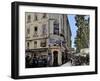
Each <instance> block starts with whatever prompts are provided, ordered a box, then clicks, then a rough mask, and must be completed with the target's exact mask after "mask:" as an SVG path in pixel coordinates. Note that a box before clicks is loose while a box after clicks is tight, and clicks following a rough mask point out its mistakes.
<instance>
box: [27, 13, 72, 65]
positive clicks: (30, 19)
mask: <svg viewBox="0 0 100 81" xmlns="http://www.w3.org/2000/svg"><path fill="white" fill-rule="evenodd" d="M69 48H71V29H70V25H69V22H68V19H67V15H65V14H54V13H33V12H26V13H25V53H26V56H27V55H28V56H30V57H31V58H32V57H34V56H36V57H41V56H45V57H46V58H47V59H48V57H49V56H51V59H50V64H51V66H52V65H54V66H57V65H61V64H63V60H64V59H66V58H65V57H66V55H67V51H68V49H69Z"/></svg>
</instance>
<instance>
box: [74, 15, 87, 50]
mask: <svg viewBox="0 0 100 81" xmlns="http://www.w3.org/2000/svg"><path fill="white" fill-rule="evenodd" d="M75 20H76V26H77V28H78V29H77V36H76V38H75V42H74V43H75V47H76V50H77V52H79V51H80V49H82V48H88V47H89V16H86V15H76V16H75Z"/></svg>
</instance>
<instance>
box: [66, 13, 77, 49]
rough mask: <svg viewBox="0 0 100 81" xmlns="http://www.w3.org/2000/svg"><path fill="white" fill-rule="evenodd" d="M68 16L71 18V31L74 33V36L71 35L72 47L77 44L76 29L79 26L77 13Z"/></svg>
mask: <svg viewBox="0 0 100 81" xmlns="http://www.w3.org/2000/svg"><path fill="white" fill-rule="evenodd" d="M67 16H68V20H69V24H70V28H71V33H72V36H71V41H72V48H75V45H74V40H75V37H76V31H77V26H75V23H76V21H75V15H73V14H72V15H67Z"/></svg>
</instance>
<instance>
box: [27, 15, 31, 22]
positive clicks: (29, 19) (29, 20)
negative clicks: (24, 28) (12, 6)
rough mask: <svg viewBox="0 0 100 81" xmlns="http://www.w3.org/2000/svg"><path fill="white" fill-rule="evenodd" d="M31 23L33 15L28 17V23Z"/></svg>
mask: <svg viewBox="0 0 100 81" xmlns="http://www.w3.org/2000/svg"><path fill="white" fill-rule="evenodd" d="M30 22H31V15H28V16H27V23H30Z"/></svg>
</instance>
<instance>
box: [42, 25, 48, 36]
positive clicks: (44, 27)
mask: <svg viewBox="0 0 100 81" xmlns="http://www.w3.org/2000/svg"><path fill="white" fill-rule="evenodd" d="M46 34H47V29H46V24H43V25H42V35H46Z"/></svg>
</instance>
